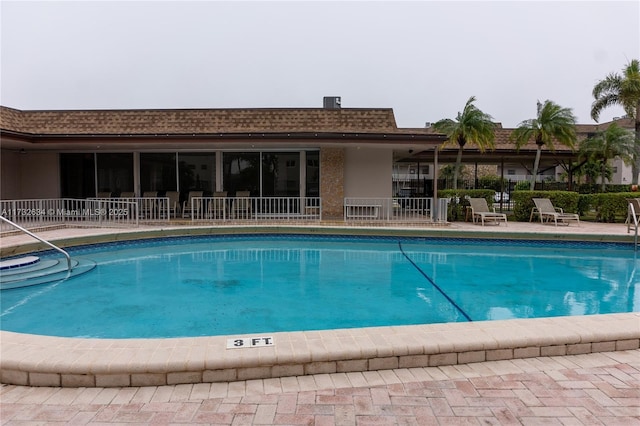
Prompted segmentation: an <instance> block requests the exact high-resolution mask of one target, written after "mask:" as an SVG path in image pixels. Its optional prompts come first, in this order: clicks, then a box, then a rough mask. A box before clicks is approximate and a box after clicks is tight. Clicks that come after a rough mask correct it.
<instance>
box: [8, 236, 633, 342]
mask: <svg viewBox="0 0 640 426" xmlns="http://www.w3.org/2000/svg"><path fill="white" fill-rule="evenodd" d="M70 252H71V255H72V256H73V257H84V258H89V259H91V260H93V261H95V262H96V263H97V267H96V268H95V269H94V270H93V271H91V272H89V273H87V274H84V275H82V276H78V277H74V278H71V279H69V280H66V281H61V282H57V283H52V284H44V285H38V286H31V287H25V288H19V289H11V290H4V291H2V295H1V296H2V297H1V298H0V307H1V313H0V315H1V316H0V327H1V329H2V330H8V331H15V332H22V333H33V334H44V335H56V336H75V337H101V338H133V337H145V338H147V337H178V336H207V335H230V334H248V333H265V332H277V331H301V330H320V329H337V328H353V327H370V326H385V325H410V324H426V323H441V322H456V321H469V320H472V321H479V320H493V319H507V318H534V317H551V316H561V315H588V314H604V313H613V312H634V311H638V310H640V291H638V290H640V289H639V282H640V278H638V276H637V274H636V269H637V267H638V260H637V258H636V253H635V252H634V250H633V248H632V247H631V246H630V245H623V244H605V243H602V244H593V243H549V242H534V241H515V240H514V241H490V240H465V239H437V238H428V239H426V238H425V239H422V238H404V237H393V238H392V237H338V236H318V237H316V236H290V235H276V236H274V235H268V236H213V237H188V238H187V237H181V238H166V239H157V240H141V241H130V242H126V243H110V244H104V245H92V246H85V247H80V248H74V249H71V250H70ZM48 255H49V254H47V256H48ZM51 256H55V254H51ZM43 257H44V256H43Z"/></svg>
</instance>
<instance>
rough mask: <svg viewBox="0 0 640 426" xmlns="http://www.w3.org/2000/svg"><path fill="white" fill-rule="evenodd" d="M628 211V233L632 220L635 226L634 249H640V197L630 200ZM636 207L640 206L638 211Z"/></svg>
mask: <svg viewBox="0 0 640 426" xmlns="http://www.w3.org/2000/svg"><path fill="white" fill-rule="evenodd" d="M628 202H629V206H628V212H627V233H629V230H630V228H631V225H632V222H633V227H634V231H635V234H634V237H633V247H634V250H636V251H637V250H638V225H639V222H638V215H639V214H640V198H633V199H630V200H628ZM636 207H639V209H638V211H636Z"/></svg>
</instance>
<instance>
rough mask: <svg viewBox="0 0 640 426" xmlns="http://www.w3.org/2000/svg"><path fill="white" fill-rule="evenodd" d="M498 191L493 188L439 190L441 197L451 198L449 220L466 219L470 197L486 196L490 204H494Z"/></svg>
mask: <svg viewBox="0 0 640 426" xmlns="http://www.w3.org/2000/svg"><path fill="white" fill-rule="evenodd" d="M495 193H496V191H494V190H493V189H443V190H441V191H438V197H439V198H451V201H450V202H449V208H448V211H447V220H448V221H450V222H454V221H456V220H465V214H466V212H467V206H469V200H468V198H484V199H486V200H487V204H488V205H489V206H491V205H493V197H494V195H495Z"/></svg>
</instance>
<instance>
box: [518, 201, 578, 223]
mask: <svg viewBox="0 0 640 426" xmlns="http://www.w3.org/2000/svg"><path fill="white" fill-rule="evenodd" d="M533 203H534V204H535V205H536V206H535V207H534V210H532V211H531V216H530V217H529V221H531V218H532V217H533V215H534V214H537V215H538V216H539V217H540V222H541V223H545V222H549V221H551V220H552V219H553V223H555V225H556V226H558V222H560V223H564V224H565V225H567V226H568V225H569V222H570V221H575V222H576V223H577V224H578V225H580V216H578V215H577V214H576V213H565V212H564V210H563V209H561V208H559V207H554V206H553V204H552V203H551V200H550V199H548V198H534V199H533Z"/></svg>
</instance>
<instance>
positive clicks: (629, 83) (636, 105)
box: [591, 59, 640, 184]
mask: <svg viewBox="0 0 640 426" xmlns="http://www.w3.org/2000/svg"><path fill="white" fill-rule="evenodd" d="M593 97H594V98H595V101H593V104H591V118H593V119H594V120H595V121H596V122H598V118H599V117H600V112H601V111H602V110H603V109H604V108H607V107H609V106H613V105H619V106H621V107H622V108H624V112H625V113H626V114H627V115H628V116H629V117H631V118H635V129H636V141H635V143H636V145H640V62H639V61H638V60H637V59H633V60H632V61H631V62H629V63H628V64H627V66H626V67H625V68H624V69H623V71H622V75H620V74H617V73H611V74H609V75H608V76H606V77H605V79H604V80H601V81H599V82H598V83H596V85H595V86H594V88H593ZM638 152H639V151H638V150H636V152H635V154H634V159H633V163H632V166H631V170H632V173H633V176H632V178H631V183H633V184H637V183H638V172H640V155H638Z"/></svg>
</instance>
